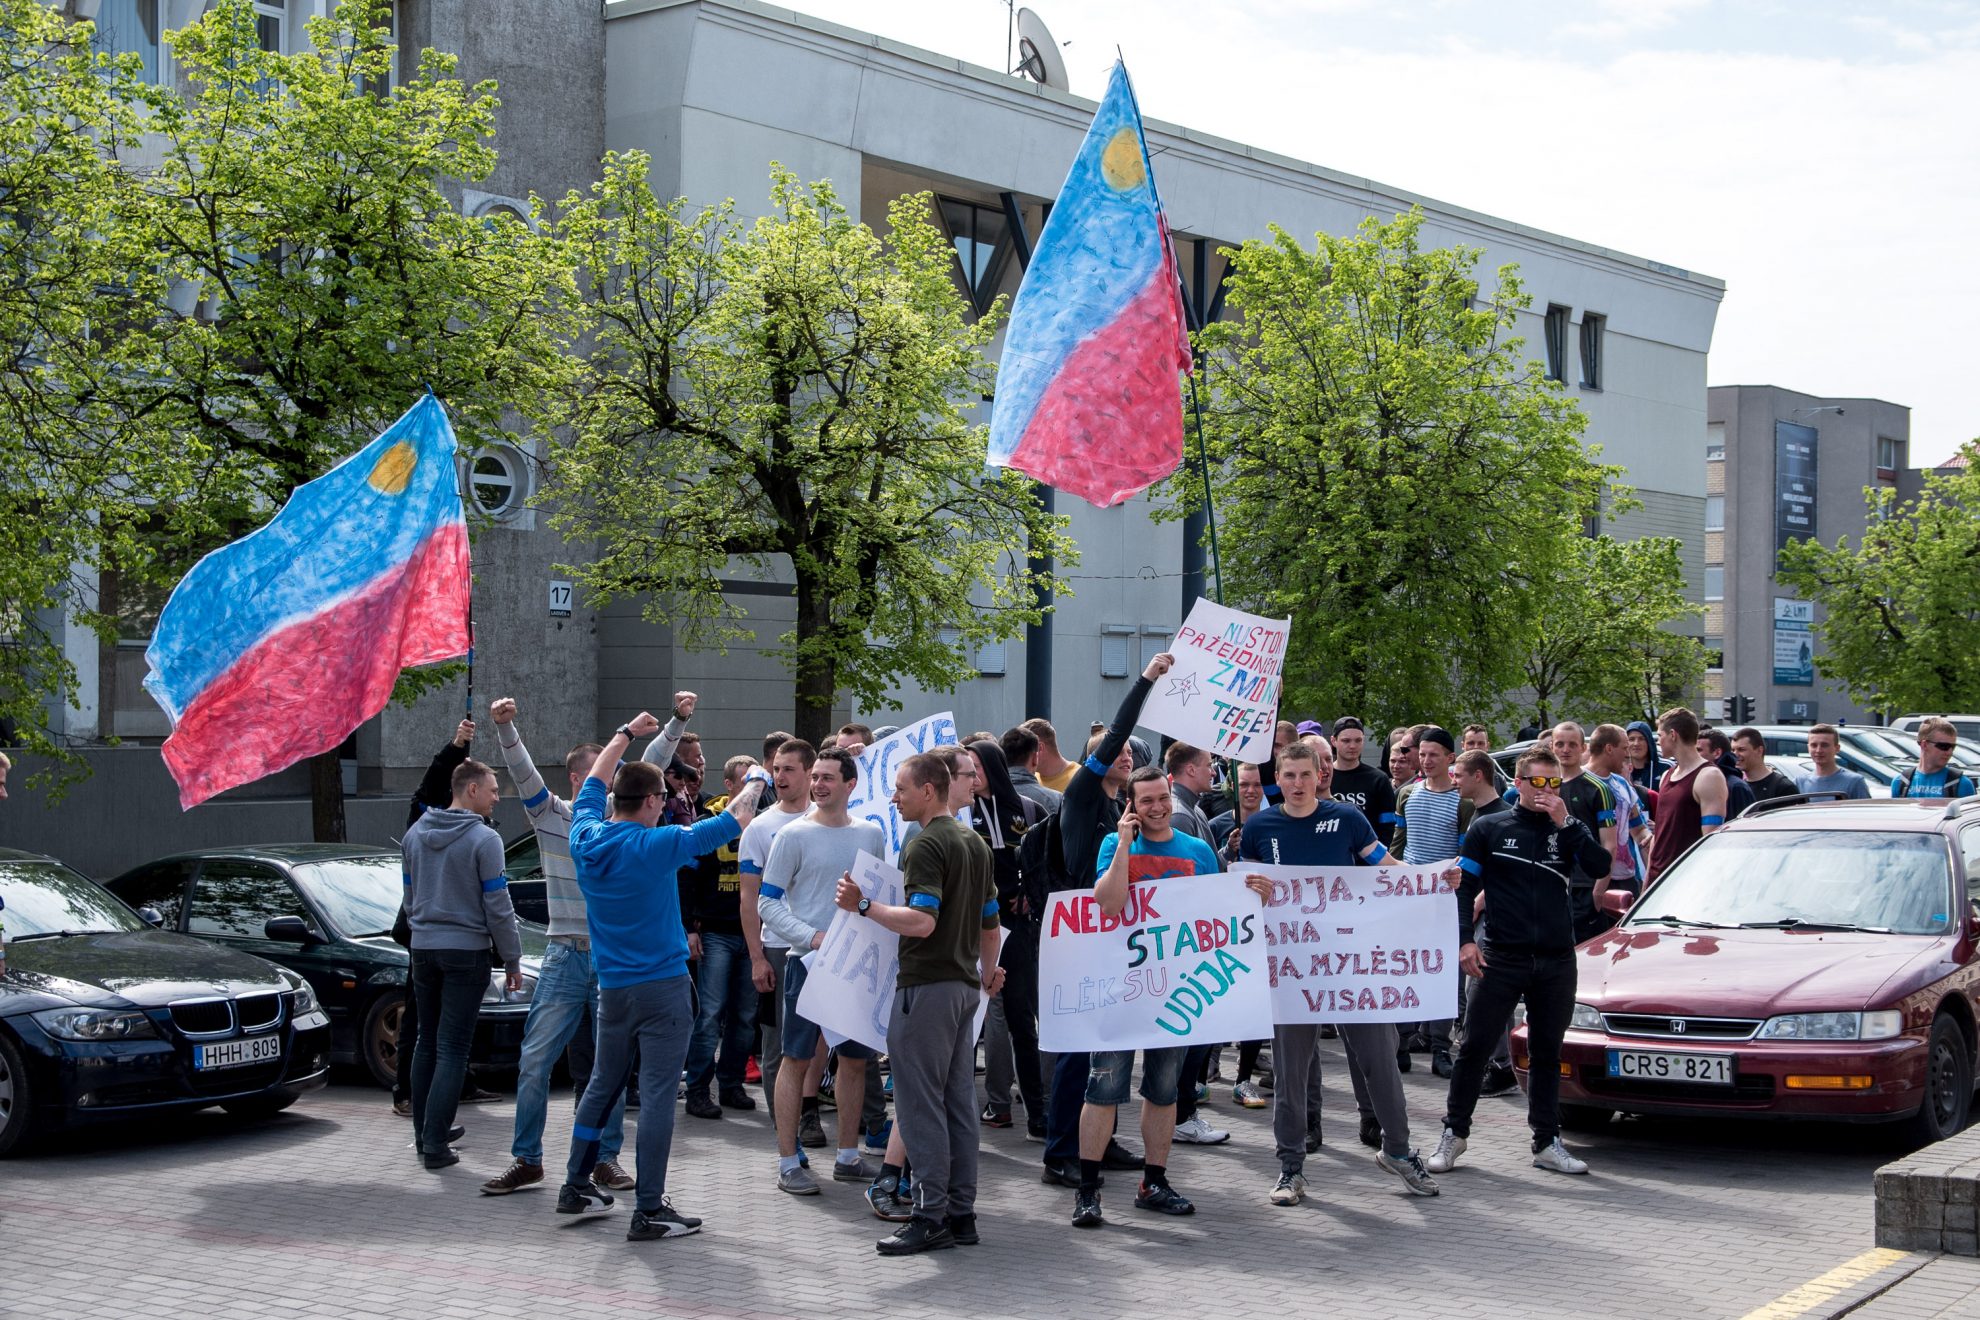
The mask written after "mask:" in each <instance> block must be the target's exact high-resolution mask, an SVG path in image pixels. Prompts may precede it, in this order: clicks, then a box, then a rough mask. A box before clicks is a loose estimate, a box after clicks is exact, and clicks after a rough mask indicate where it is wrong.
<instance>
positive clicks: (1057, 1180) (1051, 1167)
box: [1038, 1160, 1107, 1188]
mask: <svg viewBox="0 0 1980 1320" xmlns="http://www.w3.org/2000/svg"><path fill="white" fill-rule="evenodd" d="M1038 1181H1039V1182H1042V1183H1044V1184H1045V1185H1046V1186H1048V1187H1051V1186H1057V1187H1075V1188H1076V1187H1078V1186H1079V1161H1078V1160H1060V1161H1059V1162H1058V1163H1056V1164H1055V1163H1053V1162H1052V1161H1051V1160H1046V1161H1045V1172H1044V1174H1043V1176H1041V1177H1040V1178H1039V1179H1038ZM1100 1181H1101V1182H1102V1183H1105V1182H1106V1181H1107V1180H1106V1179H1105V1178H1102V1179H1101V1180H1100Z"/></svg>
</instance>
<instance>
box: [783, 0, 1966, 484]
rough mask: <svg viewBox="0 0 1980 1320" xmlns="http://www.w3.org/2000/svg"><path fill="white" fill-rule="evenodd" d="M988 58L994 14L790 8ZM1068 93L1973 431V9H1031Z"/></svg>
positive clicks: (1951, 437) (1933, 442) (1731, 354)
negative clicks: (1638, 293)
mask: <svg viewBox="0 0 1980 1320" xmlns="http://www.w3.org/2000/svg"><path fill="white" fill-rule="evenodd" d="M796 7H797V8H799V9H800V10H802V11H803V12H806V13H811V14H815V15H817V16H818V17H821V18H826V19H830V20H832V21H834V22H838V23H843V24H846V25H848V26H851V27H856V28H860V29H862V30H864V31H869V32H878V33H880V34H882V35H884V36H888V37H891V38H894V39H895V40H898V41H905V42H908V43H910V44H913V45H917V46H922V47H925V48H928V49H931V50H935V51H939V52H941V53H942V54H945V55H953V56H956V57H959V58H961V59H966V60H969V61H971V62H972V63H976V64H982V65H987V66H991V67H997V66H998V65H999V64H1001V62H1002V61H1003V58H1004V51H1005V30H1006V22H1007V10H1006V9H1005V6H1004V5H1003V3H1001V0H800V3H798V4H797V5H796ZM1035 7H1036V8H1037V9H1038V10H1039V13H1040V15H1041V16H1042V17H1043V18H1044V20H1045V21H1046V22H1047V23H1049V24H1050V25H1051V28H1052V31H1053V34H1054V35H1055V36H1056V37H1057V38H1058V39H1059V40H1060V41H1061V42H1069V43H1070V44H1069V45H1067V46H1065V48H1064V51H1063V54H1064V56H1065V60H1066V66H1067V69H1068V71H1069V73H1070V76H1071V80H1072V90H1073V91H1074V92H1076V93H1078V94H1080V95H1081V96H1088V97H1097V96H1099V94H1100V93H1101V91H1102V90H1104V87H1105V83H1106V75H1107V70H1108V68H1109V66H1110V65H1111V63H1112V61H1113V57H1114V48H1115V46H1116V45H1119V46H1120V47H1121V50H1122V52H1123V54H1125V56H1126V57H1127V62H1128V70H1129V72H1131V73H1132V74H1133V75H1134V80H1135V91H1136V93H1137V95H1138V97H1139V99H1140V101H1141V107H1142V111H1143V113H1145V114H1147V115H1148V116H1150V117H1151V118H1156V119H1163V120H1168V121H1170V122H1173V123H1180V124H1185V125H1187V126H1189V127H1191V128H1197V129H1201V130H1203V131H1205V132H1209V133H1215V134H1218V135H1220V136H1223V137H1228V138H1233V139H1236V140H1237V141H1240V142H1245V143H1249V144H1252V145H1255V146H1260V147H1265V148H1269V149H1270V150H1273V151H1278V152H1282V153H1284V154H1286V155H1289V156H1294V157H1297V158H1299V159H1301V160H1307V161H1311V162H1313V163H1315V164H1318V165H1323V166H1326V167H1328V168H1330V169H1336V170H1342V171H1345V172H1348V173H1351V174H1359V175H1365V176H1367V177H1369V178H1372V179H1376V180H1379V181H1381V182H1383V183H1386V184H1389V185H1392V186H1394V187H1398V188H1403V189H1407V190H1409V191H1411V192H1416V193H1421V194H1424V195H1426V196H1429V197H1434V198H1437V199H1440V200H1443V201H1448V202H1452V203H1455V204H1457V205H1461V206H1466V207H1470V208H1472V209H1475V210H1479V211H1484V212H1487V213H1489V214H1492V215H1497V216H1502V217H1504V218H1506V219H1509V220H1516V221H1520V222H1521V223H1524V224H1529V225H1533V226H1536V227H1538V228H1541V229H1546V230H1550V231H1553V232H1555V233H1560V234H1565V235H1568V236H1571V237H1573V238H1577V239H1581V240H1583V241H1586V242H1590V243H1597V244H1600V245H1602V246H1604V247H1610V248H1617V249H1620V250H1622V251H1624V252H1630V253H1634V254H1636V255H1638V256H1644V257H1649V258H1652V259H1654V260H1657V261H1662V262H1666V263H1668V264H1670V265H1674V266H1682V267H1684V268H1686V269H1688V270H1694V271H1699V272H1701V273H1704V274H1708V275H1715V276H1718V277H1719V278H1720V279H1723V280H1724V281H1725V282H1726V285H1727V288H1726V297H1725V302H1724V303H1723V304H1722V305H1721V307H1720V309H1719V319H1718V328H1717V331H1716V333H1715V334H1714V336H1713V341H1712V354H1711V366H1710V376H1711V382H1712V383H1713V384H1715V385H1721V384H1743V385H1746V384H1770V385H1782V386H1786V387H1789V388H1792V389H1798V390H1805V391H1807V392H1809V393H1811V394H1829V395H1869V396H1873V397H1876V398H1881V399H1887V400H1890V401H1892V402H1894V403H1901V404H1906V405H1909V406H1910V408H1911V410H1912V416H1911V434H1912V441H1913V445H1912V448H1913V461H1914V462H1936V461H1938V460H1939V459H1942V458H1944V457H1945V456H1946V455H1948V454H1950V453H1951V452H1952V451H1953V450H1954V449H1955V448H1956V447H1957V446H1958V445H1959V444H1960V443H1961V442H1962V441H1964V440H1967V439H1970V438H1972V437H1974V436H1976V435H1980V388H1976V382H1980V371H1976V369H1975V364H1974V359H1975V342H1974V334H1973V331H1972V326H1973V312H1974V310H1975V309H1976V307H1980V257H1976V250H1980V131H1977V130H1980V0H1885V2H1884V3H1879V4H1863V5H1847V4H1836V3H1828V2H1827V0H1745V2H1734V0H1582V3H1578V4H1572V5H1570V4H1555V3H1543V2H1541V0H1408V2H1407V3H1399V2H1397V0H1388V2H1383V0H1242V2H1241V3H1226V2H1225V0H1187V3H1185V2H1183V0H1040V2H1039V4H1038V5H1037V6H1035Z"/></svg>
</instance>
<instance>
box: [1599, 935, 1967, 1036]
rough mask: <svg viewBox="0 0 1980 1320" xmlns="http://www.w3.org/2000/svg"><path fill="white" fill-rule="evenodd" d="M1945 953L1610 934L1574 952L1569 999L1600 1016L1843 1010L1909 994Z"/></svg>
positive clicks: (1887, 943) (1925, 944) (1875, 939)
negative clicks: (1574, 980) (1576, 976)
mask: <svg viewBox="0 0 1980 1320" xmlns="http://www.w3.org/2000/svg"><path fill="white" fill-rule="evenodd" d="M1948 947H1949V941H1947V940H1945V939H1941V938H1939V937H1936V936H1930V935H1896V936H1893V935H1875V934H1869V933H1863V932H1855V931H1835V932H1827V933H1816V932H1800V933H1797V932H1794V931H1785V930H1675V929H1674V930H1658V929H1654V928H1645V927H1635V928H1631V929H1622V928H1618V929H1616V930H1612V931H1610V932H1608V933H1607V934H1605V935H1601V936H1598V937H1596V938H1595V939H1593V940H1590V941H1589V942H1588V943H1586V944H1584V945H1582V946H1581V949H1580V951H1579V952H1580V959H1579V968H1578V970H1579V973H1580V986H1579V989H1578V991H1577V992H1576V995H1575V997H1576V998H1577V999H1579V1000H1580V1001H1581V1002H1583V1003H1586V1004H1592V1005H1594V1006H1595V1007H1596V1008H1599V1009H1601V1010H1602V1011H1603V1012H1605V1013H1673V1014H1689V1015H1694V1016H1703V1017H1755V1018H1764V1017H1771V1016H1773V1015H1774V1014H1777V1013H1814V1012H1849V1011H1852V1010H1862V1009H1869V1008H1876V1007H1879V1006H1881V1005H1883V1004H1884V1003H1886V1002H1889V1001H1894V1000H1896V999H1897V998H1899V997H1901V996H1902V995H1904V994H1906V993H1908V992H1909V991H1910V990H1911V989H1912V988H1914V986H1913V982H1915V981H1916V980H1918V979H1919V977H1918V976H1917V975H1916V974H1915V973H1917V972H1918V971H1919V970H1921V969H1929V968H1934V967H1936V966H1937V965H1938V964H1939V962H1940V961H1941V959H1943V958H1945V957H1946V956H1947V954H1948ZM1907 972H1910V973H1913V974H1911V975H1907ZM1930 974H1932V975H1936V973H1935V972H1934V973H1930Z"/></svg>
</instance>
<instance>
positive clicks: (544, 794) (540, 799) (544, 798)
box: [523, 787, 550, 811]
mask: <svg viewBox="0 0 1980 1320" xmlns="http://www.w3.org/2000/svg"><path fill="white" fill-rule="evenodd" d="M549 800H550V790H549V788H548V787H545V788H542V789H539V790H538V791H537V793H536V795H535V796H534V797H526V798H524V799H523V810H524V811H535V810H536V809H537V808H538V807H540V806H542V805H543V804H544V803H545V802H548V801H549Z"/></svg>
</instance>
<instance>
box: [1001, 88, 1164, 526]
mask: <svg viewBox="0 0 1980 1320" xmlns="http://www.w3.org/2000/svg"><path fill="white" fill-rule="evenodd" d="M1189 369H1190V355H1189V336H1188V333H1187V331H1186V330H1185V329H1184V325H1183V306H1182V292H1181V287H1180V285H1179V284H1178V282H1177V279H1176V266H1175V255H1174V252H1173V251H1172V249H1171V248H1170V246H1169V228H1168V224H1167V222H1166V221H1165V220H1164V219H1163V218H1162V200H1161V198H1159V197H1157V196H1156V194H1155V174H1154V171H1153V170H1152V169H1151V168H1150V167H1149V163H1148V144H1147V143H1146V142H1145V141H1144V140H1143V139H1142V134H1141V111H1140V110H1139V109H1138V108H1137V107H1136V105H1135V101H1134V89H1133V88H1132V87H1130V86H1129V85H1128V76H1127V68H1126V66H1124V65H1121V64H1118V63H1117V64H1115V65H1114V75H1113V79H1112V80H1111V81H1110V82H1109V83H1108V84H1107V96H1106V99H1105V100H1103V101H1101V102H1100V109H1099V111H1098V113H1096V114H1095V115H1094V117H1093V127H1092V128H1090V129H1088V130H1087V133H1086V141H1085V142H1084V143H1083V144H1081V146H1080V149H1079V156H1078V158H1077V159H1075V160H1074V161H1073V167H1072V172H1071V173H1070V174H1068V175H1067V176H1066V183H1065V187H1063V188H1061V189H1060V190H1059V200H1058V203H1057V204H1056V205H1055V206H1053V208H1052V215H1051V218H1050V219H1048V220H1047V221H1046V222H1045V232H1044V233H1043V234H1041V235H1040V236H1039V239H1038V250H1037V251H1036V252H1035V253H1033V255H1032V258H1031V264H1030V266H1028V267H1027V268H1026V270H1025V273H1024V283H1023V285H1021V286H1020V287H1019V289H1018V296H1017V304H1016V306H1014V307H1013V308H1012V309H1011V324H1010V330H1009V332H1008V333H1007V334H1006V335H1005V339H1004V352H1003V356H1002V358H1001V359H1000V360H999V363H998V367H997V402H996V406H995V409H994V410H993V412H992V414H991V419H990V462H991V464H992V465H993V466H996V467H1013V468H1016V469H1017V470H1018V471H1020V472H1023V473H1026V474H1028V475H1030V476H1033V477H1036V478H1037V479H1038V480H1040V481H1042V482H1045V483H1046V484H1047V485H1050V486H1053V487H1056V488H1057V489H1059V490H1063V491H1068V492H1070V493H1072V494H1074V495H1077V496H1079V497H1080V498H1081V499H1083V500H1085V501H1087V502H1088V503H1089V504H1095V505H1098V506H1099V507H1101V508H1103V509H1104V508H1106V507H1108V506H1109V505H1113V504H1119V503H1120V502H1121V501H1122V500H1124V499H1127V498H1128V497H1129V496H1131V495H1134V494H1135V493H1137V492H1138V491H1142V490H1146V489H1147V488H1148V487H1149V486H1152V485H1153V484H1155V483H1156V482H1157V481H1160V480H1161V479H1162V478H1163V477H1166V476H1168V475H1169V474H1170V473H1171V472H1174V471H1175V470H1176V466H1177V464H1179V463H1181V462H1182V438H1183V437H1182V389H1181V386H1180V384H1179V383H1178V381H1177V374H1178V373H1180V372H1186V371H1188V370H1189Z"/></svg>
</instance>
